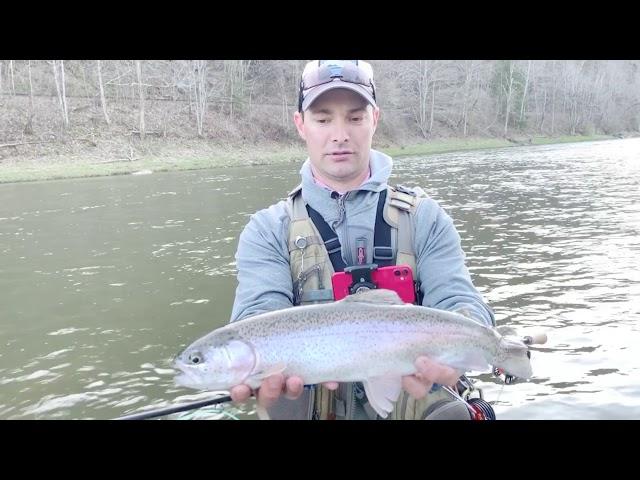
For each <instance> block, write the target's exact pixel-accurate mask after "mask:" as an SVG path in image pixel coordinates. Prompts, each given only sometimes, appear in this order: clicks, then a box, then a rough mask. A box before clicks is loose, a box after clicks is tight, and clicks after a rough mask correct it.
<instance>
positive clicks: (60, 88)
mask: <svg viewBox="0 0 640 480" xmlns="http://www.w3.org/2000/svg"><path fill="white" fill-rule="evenodd" d="M50 64H51V66H52V67H53V78H54V80H55V82H56V92H57V93H58V102H59V103H60V113H61V115H62V122H63V126H64V128H67V127H68V126H69V114H68V112H67V98H66V91H65V82H64V60H53V61H52V62H50Z"/></svg>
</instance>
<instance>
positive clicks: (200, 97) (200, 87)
mask: <svg viewBox="0 0 640 480" xmlns="http://www.w3.org/2000/svg"><path fill="white" fill-rule="evenodd" d="M208 71H209V69H208V65H207V61H206V60H193V61H192V62H191V75H192V85H193V96H194V98H195V112H196V127H197V130H198V136H199V137H202V136H203V135H202V124H203V122H204V116H205V113H206V112H207V99H208V96H209V91H208V88H207V73H208Z"/></svg>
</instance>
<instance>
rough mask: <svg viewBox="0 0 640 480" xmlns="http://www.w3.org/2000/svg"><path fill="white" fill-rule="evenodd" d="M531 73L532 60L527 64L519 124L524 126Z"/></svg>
mask: <svg viewBox="0 0 640 480" xmlns="http://www.w3.org/2000/svg"><path fill="white" fill-rule="evenodd" d="M530 72H531V60H529V62H528V63H527V75H526V76H525V81H524V90H523V92H522V101H521V102H520V119H519V122H520V124H521V125H522V120H523V119H524V112H525V109H526V104H527V89H528V88H529V73H530Z"/></svg>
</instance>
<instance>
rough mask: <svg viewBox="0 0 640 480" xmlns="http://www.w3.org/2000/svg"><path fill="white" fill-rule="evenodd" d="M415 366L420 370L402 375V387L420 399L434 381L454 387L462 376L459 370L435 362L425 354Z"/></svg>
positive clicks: (418, 359) (417, 360)
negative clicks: (412, 373)
mask: <svg viewBox="0 0 640 480" xmlns="http://www.w3.org/2000/svg"><path fill="white" fill-rule="evenodd" d="M415 366H416V369H417V370H418V372H417V373H415V374H414V375H407V376H404V377H402V388H404V389H405V390H406V391H407V393H408V394H409V395H411V396H412V397H414V398H416V399H418V400H419V399H421V398H423V397H424V396H425V395H426V394H427V392H429V390H431V387H433V384H434V383H438V384H440V385H447V386H450V387H452V386H454V385H455V384H456V383H457V382H458V379H459V378H460V376H461V374H460V372H458V371H457V370H455V369H453V368H451V367H448V366H446V365H442V364H440V363H437V362H434V361H433V360H431V359H430V358H429V357H425V356H421V357H418V358H417V359H416V361H415Z"/></svg>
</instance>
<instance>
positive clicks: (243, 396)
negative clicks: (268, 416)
mask: <svg viewBox="0 0 640 480" xmlns="http://www.w3.org/2000/svg"><path fill="white" fill-rule="evenodd" d="M323 385H324V386H325V387H327V388H328V389H329V390H335V389H336V388H338V383H337V382H326V383H323ZM303 389H304V382H303V381H302V379H301V378H300V377H288V378H286V379H285V377H284V375H282V374H281V373H278V374H277V375H272V376H270V377H267V378H265V379H264V380H263V381H262V383H261V384H260V387H259V388H258V390H257V391H256V398H257V400H258V405H260V406H261V407H263V408H269V407H271V406H272V405H273V404H274V403H275V402H276V400H278V398H280V395H282V394H284V396H285V398H288V399H289V400H295V399H296V398H298V397H299V396H300V395H302V390H303ZM230 393H231V399H232V400H233V401H234V402H241V403H242V402H246V401H247V399H248V398H249V397H250V396H251V388H250V387H249V386H248V385H244V384H243V385H236V386H235V387H233V388H231V390H230Z"/></svg>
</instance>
